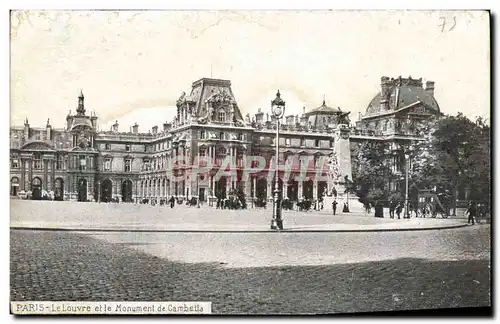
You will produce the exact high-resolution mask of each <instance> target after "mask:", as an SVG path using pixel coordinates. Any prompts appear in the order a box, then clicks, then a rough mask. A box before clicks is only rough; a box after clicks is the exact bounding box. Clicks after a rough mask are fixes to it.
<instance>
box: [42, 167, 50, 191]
mask: <svg viewBox="0 0 500 324" xmlns="http://www.w3.org/2000/svg"><path fill="white" fill-rule="evenodd" d="M42 162H43V183H42V189H44V190H49V187H48V175H49V161H48V160H47V159H43V160H42Z"/></svg>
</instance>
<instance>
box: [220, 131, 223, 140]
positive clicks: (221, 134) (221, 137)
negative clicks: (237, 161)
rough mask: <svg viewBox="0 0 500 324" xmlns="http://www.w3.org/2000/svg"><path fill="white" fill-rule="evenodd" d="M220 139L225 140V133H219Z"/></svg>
mask: <svg viewBox="0 0 500 324" xmlns="http://www.w3.org/2000/svg"><path fill="white" fill-rule="evenodd" d="M219 139H220V140H223V139H224V132H219Z"/></svg>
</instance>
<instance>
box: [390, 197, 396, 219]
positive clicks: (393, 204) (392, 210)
mask: <svg viewBox="0 0 500 324" xmlns="http://www.w3.org/2000/svg"><path fill="white" fill-rule="evenodd" d="M395 209H396V204H395V203H394V201H392V200H391V201H390V202H389V217H390V218H394V210H395Z"/></svg>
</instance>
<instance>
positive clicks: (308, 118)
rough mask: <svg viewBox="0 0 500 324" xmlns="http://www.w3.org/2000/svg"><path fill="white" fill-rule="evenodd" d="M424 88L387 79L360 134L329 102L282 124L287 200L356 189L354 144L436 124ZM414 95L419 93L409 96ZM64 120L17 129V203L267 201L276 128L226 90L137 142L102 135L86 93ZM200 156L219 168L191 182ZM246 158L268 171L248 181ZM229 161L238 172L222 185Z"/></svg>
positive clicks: (127, 135) (204, 82)
mask: <svg viewBox="0 0 500 324" xmlns="http://www.w3.org/2000/svg"><path fill="white" fill-rule="evenodd" d="M427 84H428V87H427V88H426V89H423V88H422V87H421V80H413V79H410V78H409V79H402V78H399V79H388V78H385V77H384V78H382V84H381V87H382V89H381V92H380V93H379V94H378V95H377V96H376V97H375V98H374V100H372V102H371V103H370V104H369V106H368V108H367V113H366V115H365V116H363V117H362V118H361V120H360V121H358V122H357V124H356V127H352V126H351V125H349V124H350V120H349V112H345V111H342V110H341V109H340V108H330V107H328V106H327V104H326V102H325V101H323V104H322V105H321V106H319V107H318V108H316V109H312V110H311V111H307V112H306V111H305V108H304V112H303V114H302V115H301V116H298V115H296V116H293V115H289V116H286V117H285V118H284V121H283V122H282V124H281V125H280V130H281V131H280V143H279V144H280V154H279V161H280V163H279V165H280V171H279V174H280V177H283V176H284V175H288V176H287V179H289V178H291V179H292V180H287V181H282V180H280V188H281V192H282V194H283V196H285V197H288V198H290V199H292V200H298V199H301V198H309V199H314V200H317V199H319V198H320V197H322V196H323V195H324V194H325V193H328V192H331V191H332V189H333V186H336V187H337V186H340V187H338V188H337V189H338V190H336V191H337V192H341V191H342V181H343V179H345V177H347V178H348V179H351V151H352V150H355V146H356V144H358V143H362V142H363V141H371V140H389V141H393V142H394V143H407V142H408V141H410V140H412V134H411V132H410V130H411V129H412V127H413V126H412V125H415V124H416V123H418V122H422V121H424V120H425V119H426V118H428V117H429V116H433V115H436V114H440V113H439V107H438V106H437V103H436V102H435V100H434V99H433V96H431V94H430V93H431V88H430V86H431V83H429V82H428V83H427ZM408 87H409V88H411V89H412V90H413V89H418V91H417V90H414V91H413V92H412V91H407V89H406V88H408ZM405 89H406V90H405ZM432 90H433V83H432ZM415 92H416V93H415ZM431 99H432V100H431ZM413 100H415V101H413ZM66 120H67V124H66V127H65V128H63V129H53V128H52V126H51V125H50V122H49V121H48V122H47V125H46V127H45V128H31V127H30V125H29V123H28V120H26V122H25V125H24V127H12V128H11V170H10V173H11V195H14V196H15V195H18V194H19V193H20V192H21V194H26V193H29V194H30V195H32V196H34V197H36V198H39V197H41V196H43V195H44V194H45V193H48V194H49V195H53V197H54V198H55V199H59V200H63V199H64V200H68V199H71V200H82V201H86V200H94V201H97V200H99V201H110V200H112V199H119V200H120V201H136V200H138V199H157V200H161V199H167V198H168V197H171V196H176V197H182V198H188V197H193V196H194V197H199V198H200V200H201V201H208V200H209V198H210V197H214V196H215V195H223V196H224V195H227V194H228V193H229V192H230V191H231V189H240V190H242V191H244V193H245V195H246V197H247V198H248V201H249V203H250V204H252V203H253V202H254V201H256V200H257V199H258V198H260V200H267V199H271V196H272V190H271V188H273V187H272V186H273V181H274V180H273V179H274V172H273V171H274V170H275V166H274V162H273V158H274V152H275V143H274V141H275V129H276V120H275V119H274V118H273V117H270V116H269V114H264V113H263V112H262V111H261V110H259V111H258V112H257V113H256V114H255V115H254V116H253V117H250V115H249V114H247V115H246V116H245V117H243V115H242V113H241V111H240V108H239V106H238V104H237V101H236V99H235V97H234V95H233V92H232V89H231V83H230V81H228V80H219V79H208V78H203V79H200V80H198V81H195V82H194V83H193V84H192V89H191V92H190V94H189V95H187V94H186V93H182V95H181V96H180V98H179V99H178V100H177V115H176V117H175V118H174V120H173V121H172V122H171V123H169V122H166V123H164V124H163V128H162V129H160V130H159V129H158V127H157V126H155V127H153V128H152V130H151V131H149V132H148V133H139V132H138V125H137V124H136V125H134V126H133V127H132V128H131V131H130V132H120V131H119V124H118V122H116V123H115V124H114V125H113V127H112V128H111V130H110V131H105V132H102V131H100V132H98V131H97V117H96V116H95V115H93V114H91V115H90V116H88V115H86V112H85V106H84V96H83V93H82V94H81V95H80V96H79V98H78V109H77V113H76V114H75V115H73V114H71V112H70V113H69V114H68V116H67V119H66ZM408 120H410V122H408ZM334 150H335V152H336V153H335V154H336V161H337V163H338V169H339V175H338V179H340V180H338V181H337V182H335V183H331V182H330V181H327V179H326V178H325V179H323V180H318V178H316V177H315V176H316V175H317V170H318V168H320V165H319V163H320V162H321V161H322V159H321V158H325V159H326V158H327V157H328V156H330V155H331V154H332V152H333V151H334ZM197 156H201V157H206V158H210V159H211V160H213V161H214V163H215V165H214V168H213V169H212V170H210V171H207V172H205V173H204V174H201V175H199V176H193V174H194V173H193V167H192V166H191V163H183V162H182V161H181V160H180V158H182V159H185V160H186V161H192V160H193V159H194V157H197ZM249 156H260V157H263V158H264V161H265V166H264V167H263V169H262V170H261V171H259V172H256V173H250V175H249V177H248V178H246V177H244V176H243V174H244V171H245V170H247V169H249V168H251V167H255V165H253V164H252V165H249V164H248V163H247V162H248V161H247V160H246V159H245V157H249ZM291 156H297V157H298V159H296V160H291V159H290V157H291ZM227 159H229V160H230V161H231V162H233V163H234V165H236V171H235V172H234V173H233V174H231V175H226V176H224V177H222V178H221V179H218V180H216V179H215V174H216V173H217V171H219V169H220V168H223V167H225V165H224V164H223V163H225V161H227ZM286 161H288V162H289V163H288V164H287V163H286ZM252 163H255V162H252ZM201 166H202V167H203V163H202V164H201ZM326 168H328V167H327V166H326ZM301 170H303V171H302V173H301ZM304 170H305V171H304ZM295 176H300V180H294V179H293V178H294V177H295ZM176 179H181V180H180V181H175V180H176Z"/></svg>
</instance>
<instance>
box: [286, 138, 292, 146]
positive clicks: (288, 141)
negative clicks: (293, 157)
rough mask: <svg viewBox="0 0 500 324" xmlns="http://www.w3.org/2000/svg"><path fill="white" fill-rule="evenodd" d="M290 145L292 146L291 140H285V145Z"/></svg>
mask: <svg viewBox="0 0 500 324" xmlns="http://www.w3.org/2000/svg"><path fill="white" fill-rule="evenodd" d="M290 144H291V139H289V138H285V145H286V146H290Z"/></svg>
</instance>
